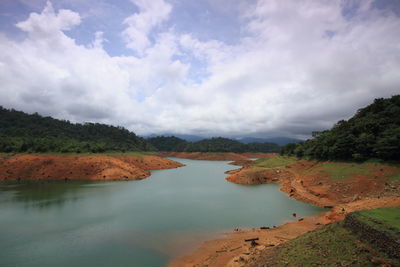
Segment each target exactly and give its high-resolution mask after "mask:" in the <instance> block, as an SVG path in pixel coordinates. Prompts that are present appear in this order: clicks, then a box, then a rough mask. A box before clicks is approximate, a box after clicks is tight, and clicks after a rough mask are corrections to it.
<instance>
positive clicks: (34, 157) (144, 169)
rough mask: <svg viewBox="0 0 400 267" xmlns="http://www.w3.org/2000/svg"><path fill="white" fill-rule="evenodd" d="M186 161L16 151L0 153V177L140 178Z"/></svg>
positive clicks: (144, 155) (27, 178)
mask: <svg viewBox="0 0 400 267" xmlns="http://www.w3.org/2000/svg"><path fill="white" fill-rule="evenodd" d="M181 166H184V165H183V164H181V163H179V162H176V161H173V160H169V159H166V158H161V157H158V156H155V155H148V154H140V153H136V154H133V153H132V154H129V153H127V154H124V153H121V154H88V155H79V154H65V155H63V154H17V155H7V156H3V157H0V181H19V180H64V181H68V180H101V181H116V180H140V179H144V178H147V177H149V176H150V175H151V173H150V171H149V170H161V169H172V168H178V167H181Z"/></svg>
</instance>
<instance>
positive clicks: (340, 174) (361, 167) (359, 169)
mask: <svg viewBox="0 0 400 267" xmlns="http://www.w3.org/2000/svg"><path fill="white" fill-rule="evenodd" d="M379 165H380V164H376V163H370V162H364V163H347V162H324V163H322V164H321V167H320V168H321V170H322V171H323V172H325V173H327V174H329V176H330V177H331V178H333V179H339V180H341V179H349V178H351V175H355V174H359V175H363V176H369V177H373V172H375V171H377V170H379Z"/></svg>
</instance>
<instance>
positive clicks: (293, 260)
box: [274, 223, 399, 266]
mask: <svg viewBox="0 0 400 267" xmlns="http://www.w3.org/2000/svg"><path fill="white" fill-rule="evenodd" d="M277 253H278V254H277V256H276V263H275V264H274V266H374V264H373V263H372V262H374V261H375V262H376V260H377V259H380V260H389V261H393V259H389V258H387V256H386V255H385V254H383V253H381V252H378V251H375V250H374V249H373V248H371V247H370V246H369V245H368V244H365V243H363V242H361V241H359V240H358V238H357V237H356V236H355V235H354V234H353V233H352V232H351V231H349V230H347V229H345V228H343V227H342V223H334V224H330V225H326V226H324V227H322V228H320V229H317V230H315V231H312V232H309V233H307V234H305V235H302V236H300V237H298V238H296V239H294V240H291V241H289V242H287V243H285V244H283V245H282V247H281V248H280V249H279V251H278V252H277ZM398 263H399V262H397V264H398Z"/></svg>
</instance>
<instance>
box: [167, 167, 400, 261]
mask: <svg viewBox="0 0 400 267" xmlns="http://www.w3.org/2000/svg"><path fill="white" fill-rule="evenodd" d="M234 164H235V163H234ZM313 164H315V163H313V162H309V161H299V162H298V163H297V164H294V165H291V166H290V168H277V169H268V170H266V169H257V168H253V167H252V165H251V164H249V162H248V161H242V162H238V163H236V165H242V166H244V167H243V168H241V169H238V170H233V171H230V172H228V174H230V175H229V176H228V177H227V178H226V179H227V180H228V181H230V182H233V183H237V184H261V183H277V184H279V185H280V186H281V188H280V189H281V191H283V192H285V193H287V194H288V195H289V196H290V197H292V198H295V199H297V200H299V201H303V202H307V203H310V204H314V205H317V206H320V207H327V206H329V207H331V209H330V210H329V211H327V212H323V213H321V214H318V215H315V216H311V217H306V218H297V217H293V220H294V221H291V222H287V223H285V224H283V225H281V226H278V227H272V228H270V229H260V228H253V229H235V230H233V231H232V232H229V233H227V234H226V235H225V236H224V237H222V238H218V239H215V240H210V241H207V242H204V243H203V244H202V245H200V247H198V248H197V249H196V250H194V251H192V252H191V253H190V254H188V255H186V256H184V257H181V258H179V259H175V260H174V261H173V262H171V263H170V264H169V266H171V267H178V266H185V267H186V266H246V264H247V263H248V262H249V261H252V260H254V259H255V258H256V257H257V256H258V255H259V254H260V253H266V252H268V250H269V249H271V248H272V247H274V246H276V245H279V244H281V243H284V242H286V241H288V240H291V239H294V238H296V237H298V236H300V235H302V234H304V233H306V232H308V231H312V230H314V229H316V228H318V227H321V226H323V225H325V224H329V223H332V222H337V221H340V220H343V219H344V217H345V215H346V214H347V213H349V212H353V211H357V210H363V209H375V208H380V207H391V206H400V197H399V194H398V190H397V191H395V192H393V191H390V190H387V187H388V185H387V183H385V179H376V178H377V177H378V175H380V174H379V173H376V174H375V179H371V178H370V177H363V176H357V177H353V179H350V180H333V179H330V178H327V177H323V176H319V175H315V174H312V175H308V172H307V171H308V170H309V169H310V168H311V167H312V166H313ZM385 168H388V169H383V170H382V173H384V172H385V171H386V172H390V171H391V170H390V167H385ZM389 186H390V185H389ZM252 238H258V240H256V241H255V242H256V244H254V243H253V245H252V244H251V242H250V241H245V240H246V239H247V240H248V239H252Z"/></svg>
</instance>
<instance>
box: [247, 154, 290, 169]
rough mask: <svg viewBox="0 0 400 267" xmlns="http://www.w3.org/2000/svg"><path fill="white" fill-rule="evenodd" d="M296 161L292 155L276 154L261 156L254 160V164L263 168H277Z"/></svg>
mask: <svg viewBox="0 0 400 267" xmlns="http://www.w3.org/2000/svg"><path fill="white" fill-rule="evenodd" d="M294 163H296V160H295V159H293V158H290V157H283V156H276V157H272V158H261V159H257V160H256V161H255V162H254V166H256V167H263V168H275V167H281V166H287V165H291V164H294Z"/></svg>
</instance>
